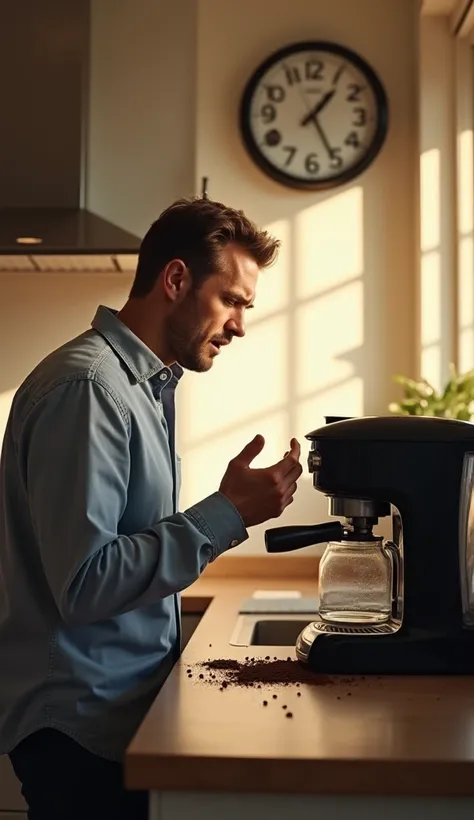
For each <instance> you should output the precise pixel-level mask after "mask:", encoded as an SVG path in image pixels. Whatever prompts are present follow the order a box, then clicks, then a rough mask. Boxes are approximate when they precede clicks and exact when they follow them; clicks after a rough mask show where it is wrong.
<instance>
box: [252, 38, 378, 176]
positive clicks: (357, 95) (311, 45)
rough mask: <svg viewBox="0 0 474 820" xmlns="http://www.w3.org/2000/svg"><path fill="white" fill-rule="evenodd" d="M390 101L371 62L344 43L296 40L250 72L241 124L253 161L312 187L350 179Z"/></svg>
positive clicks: (370, 151) (365, 158) (366, 159)
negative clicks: (346, 46)
mask: <svg viewBox="0 0 474 820" xmlns="http://www.w3.org/2000/svg"><path fill="white" fill-rule="evenodd" d="M387 126H388V101H387V96H386V93H385V90H384V87H383V85H382V83H381V82H380V80H379V78H378V77H377V75H376V73H375V71H374V70H373V68H371V66H370V65H368V63H367V62H366V61H365V60H364V59H362V57H360V56H359V55H358V54H356V53H355V52H353V51H351V50H350V49H348V48H345V47H344V46H341V45H337V44H335V43H328V42H324V41H314V42H303V43H295V44H293V45H290V46H287V47H285V48H282V49H280V50H279V51H277V52H275V53H274V54H272V55H271V56H270V57H268V59H266V60H265V61H264V62H263V63H262V64H261V65H260V66H259V67H258V68H257V69H256V71H255V72H254V73H253V75H252V76H251V78H250V79H249V81H248V83H247V86H246V88H245V90H244V93H243V96H242V100H241V104H240V130H241V134H242V139H243V142H244V145H245V147H246V149H247V151H248V152H249V154H250V156H251V157H252V159H253V160H254V162H255V163H256V164H257V165H258V166H259V168H260V169H261V170H262V171H264V172H265V173H266V174H267V175H268V176H270V177H271V178H272V179H274V180H276V181H277V182H280V183H282V184H283V185H287V186H289V187H290V188H298V189H300V190H308V191H317V190H325V189H328V188H334V187H336V186H338V185H342V184H344V183H346V182H349V180H352V179H354V178H355V177H356V176H358V175H359V174H360V173H361V172H362V171H364V170H365V169H366V168H367V167H368V166H369V165H370V164H371V162H373V160H374V159H375V157H376V156H377V154H378V153H379V151H380V149H381V147H382V145H383V143H384V141H385V137H386V133H387Z"/></svg>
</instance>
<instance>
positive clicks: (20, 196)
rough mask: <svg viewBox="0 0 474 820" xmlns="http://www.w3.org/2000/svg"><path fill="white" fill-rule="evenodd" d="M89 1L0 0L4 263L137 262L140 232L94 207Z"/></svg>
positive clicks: (22, 266)
mask: <svg viewBox="0 0 474 820" xmlns="http://www.w3.org/2000/svg"><path fill="white" fill-rule="evenodd" d="M89 3H90V0H67V2H64V0H41V2H38V0H15V2H11V0H0V13H1V19H2V25H1V31H0V40H1V43H0V99H1V101H2V107H1V113H0V271H13V272H21V271H30V272H35V271H41V272H47V271H79V270H81V271H82V270H85V271H111V272H113V271H129V270H134V269H135V266H136V259H137V254H138V250H139V246H140V239H139V238H138V237H137V236H135V235H134V234H133V233H131V232H129V231H127V230H124V229H123V228H122V227H119V226H117V225H115V224H113V223H112V222H110V221H109V220H108V219H107V218H106V215H104V214H100V215H99V214H96V213H93V212H92V211H91V210H90V209H89V208H88V207H87V192H88V170H87V143H88V125H89V123H88V118H89V105H88V102H89V85H90V77H91V71H90V48H89V43H90V19H91V15H90V7H89ZM110 150H111V151H113V146H112V145H111V146H110Z"/></svg>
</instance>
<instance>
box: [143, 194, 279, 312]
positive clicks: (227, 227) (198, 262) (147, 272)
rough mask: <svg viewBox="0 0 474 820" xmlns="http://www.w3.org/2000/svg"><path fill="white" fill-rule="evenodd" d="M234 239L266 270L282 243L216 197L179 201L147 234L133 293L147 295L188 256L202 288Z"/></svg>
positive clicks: (241, 212)
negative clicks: (169, 266) (163, 273)
mask: <svg viewBox="0 0 474 820" xmlns="http://www.w3.org/2000/svg"><path fill="white" fill-rule="evenodd" d="M229 243H235V244H236V245H239V246H240V247H241V248H243V249H244V250H245V251H247V252H248V253H249V255H250V256H251V257H252V258H253V259H254V261H255V262H256V263H257V265H258V266H259V267H260V268H266V267H268V266H269V265H271V264H272V263H273V262H274V261H275V259H276V257H277V254H278V248H279V246H280V242H279V240H278V239H275V238H274V237H272V236H270V234H269V233H268V232H267V231H263V230H260V229H259V228H257V226H256V225H254V223H253V222H251V221H250V219H247V217H246V216H245V214H244V213H243V211H236V210H234V209H233V208H228V207H226V206H225V205H222V203H221V202H213V201H212V200H210V199H202V198H197V197H196V198H192V199H179V200H178V201H177V202H175V203H173V205H170V207H169V208H167V209H166V210H165V211H163V213H162V214H161V215H160V217H159V218H158V219H157V220H156V222H153V224H152V225H151V227H150V228H149V230H148V232H147V233H146V235H145V236H144V238H143V241H142V243H141V247H140V252H139V255H138V265H137V272H136V274H135V280H134V282H133V286H132V289H131V291H130V296H132V297H142V296H146V295H147V294H148V293H149V292H150V291H151V289H152V288H153V286H154V284H155V282H156V280H157V279H158V276H159V274H160V272H161V271H162V270H163V268H164V267H165V265H166V264H167V263H168V262H170V261H171V260H172V259H182V260H183V262H184V263H185V264H186V265H187V266H188V267H189V269H190V271H191V275H192V277H193V282H194V286H195V287H199V285H200V284H201V283H202V282H203V280H204V279H205V278H206V277H207V276H209V275H211V274H212V273H213V272H214V271H215V270H216V267H217V265H218V256H219V252H220V251H221V250H222V248H224V247H225V246H226V245H228V244H229Z"/></svg>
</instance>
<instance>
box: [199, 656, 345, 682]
mask: <svg viewBox="0 0 474 820" xmlns="http://www.w3.org/2000/svg"><path fill="white" fill-rule="evenodd" d="M197 666H198V667H200V669H204V670H206V672H207V675H206V674H204V675H203V673H202V672H201V673H200V674H199V675H198V677H199V678H200V679H201V680H204V681H206V682H208V683H211V684H213V685H218V686H219V687H221V688H223V689H226V688H227V686H255V687H257V688H262V686H263V685H265V686H268V685H279V686H289V685H291V684H296V686H299V685H300V684H307V685H310V686H331V685H333V683H334V681H333V680H332V679H331V678H330V677H328V676H327V675H320V674H316V673H314V672H311V670H310V669H308V668H307V667H306V666H304V665H303V664H302V663H300V662H299V661H297V660H293V659H292V658H288V659H287V660H281V659H273V660H272V659H270V658H264V659H263V658H246V659H245V661H237V660H234V659H232V660H226V659H224V658H218V659H216V660H208V661H203V662H202V663H199V664H197ZM188 677H190V678H192V677H193V671H192V670H191V669H188Z"/></svg>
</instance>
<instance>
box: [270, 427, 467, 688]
mask: <svg viewBox="0 0 474 820" xmlns="http://www.w3.org/2000/svg"><path fill="white" fill-rule="evenodd" d="M306 438H307V439H309V441H310V442H311V448H310V452H309V455H308V468H309V471H310V472H311V473H312V474H313V486H314V488H315V489H316V490H317V491H318V492H321V493H323V494H324V495H325V496H327V498H328V502H329V513H330V515H331V516H332V517H333V520H332V521H330V522H328V523H324V524H315V525H311V526H290V527H275V528H272V529H269V530H267V531H266V533H265V542H266V549H267V551H268V552H270V553H280V552H287V551H291V550H296V549H301V548H303V547H308V546H311V545H313V544H318V543H326V542H327V547H326V550H325V552H324V554H323V556H322V558H321V562H320V567H319V595H320V610H319V617H318V619H317V620H315V621H314V622H313V623H310V624H309V625H308V626H307V627H306V628H305V629H304V630H303V631H302V633H301V634H300V636H299V638H298V640H297V644H296V654H297V657H298V659H299V660H300V661H302V662H304V663H306V664H308V665H309V667H310V668H311V669H313V670H315V671H318V672H325V673H328V674H357V675H370V674H378V675H384V674H387V675H388V674H390V675H400V674H401V675H408V674H414V675H423V674H429V675H435V674H436V675H446V674H458V675H459V674H474V424H471V423H470V422H464V421H457V420H454V419H444V418H442V419H441V418H431V417H427V416H389V417H382V416H379V417H364V418H353V419H346V420H341V421H333V422H331V423H329V424H326V425H325V426H323V427H321V428H320V429H317V430H314V432H312V433H309V434H308V435H307V436H306ZM383 518H385V519H386V520H387V521H388V522H389V524H390V523H391V539H390V540H385V539H384V538H382V537H381V536H380V535H378V534H377V526H378V525H379V520H380V519H383ZM336 519H339V520H336Z"/></svg>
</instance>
